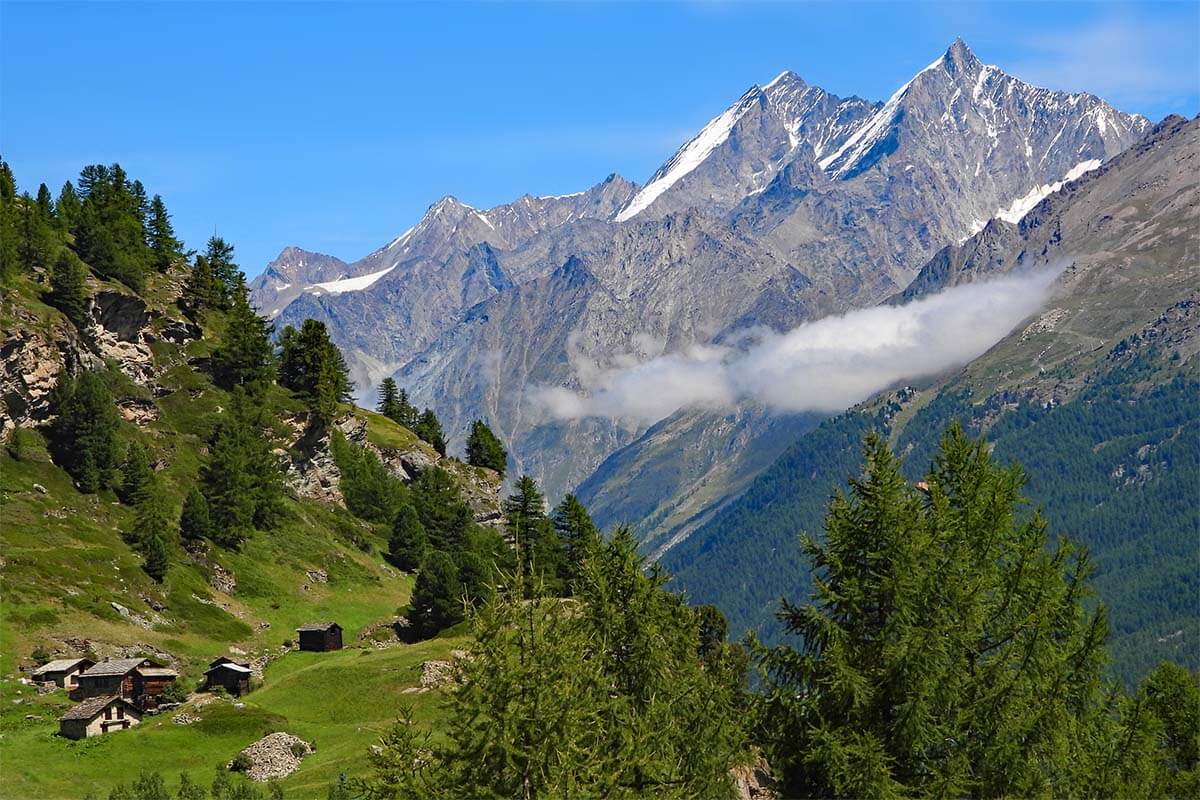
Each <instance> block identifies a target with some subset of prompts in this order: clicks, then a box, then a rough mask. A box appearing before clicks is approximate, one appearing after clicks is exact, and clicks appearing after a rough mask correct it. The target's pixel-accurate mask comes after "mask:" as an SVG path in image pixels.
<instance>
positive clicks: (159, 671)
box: [138, 667, 179, 678]
mask: <svg viewBox="0 0 1200 800" xmlns="http://www.w3.org/2000/svg"><path fill="white" fill-rule="evenodd" d="M138 672H139V673H140V674H141V676H142V677H143V678H178V677H179V673H178V672H176V671H175V670H173V669H170V668H169V667H138Z"/></svg>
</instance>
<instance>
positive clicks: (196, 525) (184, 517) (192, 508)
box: [179, 486, 212, 542]
mask: <svg viewBox="0 0 1200 800" xmlns="http://www.w3.org/2000/svg"><path fill="white" fill-rule="evenodd" d="M179 535H180V536H182V537H183V538H184V540H185V541H189V542H198V541H200V540H201V539H206V538H208V537H209V536H211V535H212V522H211V521H210V520H209V517H208V501H207V500H205V499H204V494H203V493H202V492H201V491H200V490H199V489H198V488H196V487H195V486H193V487H192V488H191V489H189V490H188V493H187V497H186V498H185V499H184V501H183V511H182V512H181V513H180V515H179Z"/></svg>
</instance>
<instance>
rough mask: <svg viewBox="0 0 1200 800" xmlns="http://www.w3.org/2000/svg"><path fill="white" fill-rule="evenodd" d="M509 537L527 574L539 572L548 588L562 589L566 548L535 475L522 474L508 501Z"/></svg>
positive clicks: (505, 506) (554, 590)
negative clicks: (564, 549)
mask: <svg viewBox="0 0 1200 800" xmlns="http://www.w3.org/2000/svg"><path fill="white" fill-rule="evenodd" d="M504 516H505V517H506V519H507V520H508V523H507V531H508V538H509V540H510V541H511V542H512V544H513V549H514V550H515V551H516V553H517V559H518V564H520V568H521V569H522V570H523V571H524V574H526V575H533V574H534V573H535V572H536V573H537V574H538V576H539V578H540V581H541V582H542V583H543V584H544V585H545V586H546V587H547V589H548V590H550V591H553V592H555V593H561V591H562V589H563V586H562V582H561V581H560V579H559V575H560V574H561V573H562V572H563V571H564V568H563V561H564V558H563V548H562V543H561V542H560V541H559V538H558V532H557V531H556V530H555V528H554V524H553V523H552V522H551V521H550V520H549V519H548V518H547V517H546V498H545V497H544V496H543V495H542V493H541V491H540V490H539V489H538V486H537V484H536V483H535V482H534V480H533V478H531V477H529V476H528V475H522V476H521V478H520V479H519V480H518V481H517V485H516V487H515V489H514V491H513V494H511V495H509V496H508V498H506V499H505V501H504Z"/></svg>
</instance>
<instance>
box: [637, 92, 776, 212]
mask: <svg viewBox="0 0 1200 800" xmlns="http://www.w3.org/2000/svg"><path fill="white" fill-rule="evenodd" d="M753 91H757V90H752V92H753ZM752 92H747V94H745V95H743V96H742V98H741V99H740V100H738V102H736V103H734V104H733V105H732V106H730V107H729V108H727V109H726V110H725V113H723V114H721V116H719V117H717V118H716V119H714V120H712V121H711V122H709V123H708V124H707V125H705V126H704V129H703V130H701V131H700V133H698V134H696V136H695V138H693V139H692V140H691V141H690V142H688V143H687V144H685V145H684V146H683V147H682V148H680V150H679V152H678V153H676V154H675V155H674V156H673V157H672V158H671V160H670V161H668V162H667V163H666V164H664V165H663V166H662V168H661V169H660V170H659V171H658V172H656V173H655V174H654V177H653V178H651V179H650V182H649V183H647V184H646V185H645V186H643V187H642V190H641V191H640V192H638V193H637V194H636V195H634V196H633V198H632V199H631V200H630V201H629V203H628V204H627V205H626V206H625V207H624V208H623V209H621V211H620V212H619V213H618V214H617V216H616V217H615V218H614V219H615V220H616V221H617V222H626V221H628V220H631V219H633V218H634V217H636V216H637V215H638V214H640V213H642V212H643V211H645V210H646V209H647V208H649V207H650V204H651V203H653V202H654V201H655V200H657V199H658V197H659V196H660V195H661V194H662V193H663V192H665V191H666V190H667V189H670V188H671V187H672V186H674V185H675V184H676V183H677V182H678V181H679V180H680V179H681V178H683V177H684V176H685V175H687V174H688V173H689V172H691V171H692V170H694V169H695V168H696V167H698V166H700V165H701V164H703V163H704V159H706V158H708V156H709V154H710V153H712V151H713V150H715V149H717V148H718V147H720V146H721V144H723V143H724V142H725V140H726V139H728V138H729V134H730V133H731V132H732V131H733V126H734V125H736V124H737V121H738V120H739V119H741V118H742V115H743V114H745V113H746V111H747V110H748V109H749V108H750V103H749V102H748V100H749V99H750V95H751V94H752Z"/></svg>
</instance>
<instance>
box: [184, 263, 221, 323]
mask: <svg viewBox="0 0 1200 800" xmlns="http://www.w3.org/2000/svg"><path fill="white" fill-rule="evenodd" d="M221 295H222V293H221V288H220V286H218V285H217V278H216V276H215V275H213V271H212V265H211V264H209V263H208V259H207V258H205V257H204V256H202V255H198V256H196V263H195V265H194V266H193V267H192V271H191V272H190V273H188V277H187V280H186V281H185V282H184V285H183V296H182V297H181V298H180V304H181V305H182V307H183V309H184V310H185V311H187V312H188V313H189V314H190V315H191V316H193V317H195V316H197V315H198V314H200V313H201V312H203V311H207V310H209V309H212V308H219V307H220V305H221V302H222V299H221Z"/></svg>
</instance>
